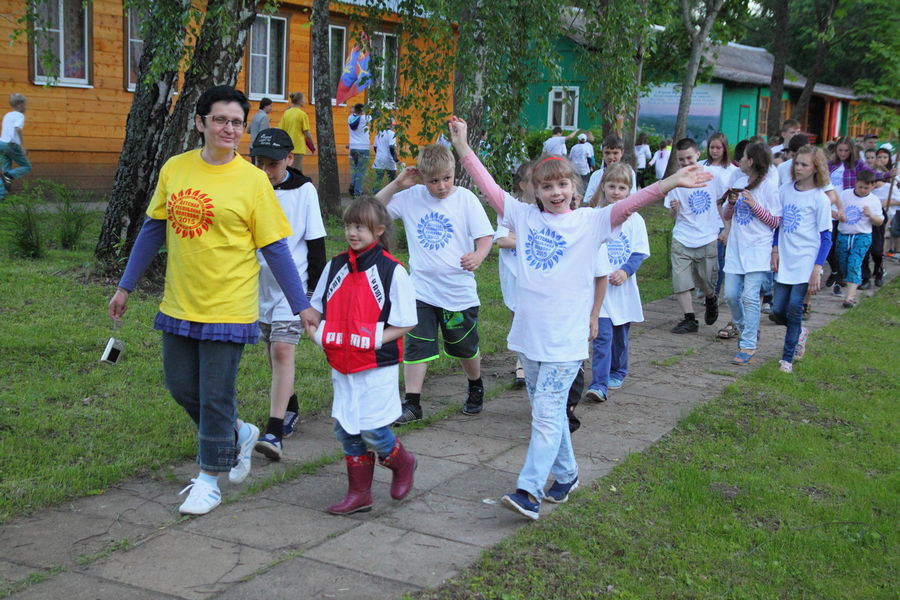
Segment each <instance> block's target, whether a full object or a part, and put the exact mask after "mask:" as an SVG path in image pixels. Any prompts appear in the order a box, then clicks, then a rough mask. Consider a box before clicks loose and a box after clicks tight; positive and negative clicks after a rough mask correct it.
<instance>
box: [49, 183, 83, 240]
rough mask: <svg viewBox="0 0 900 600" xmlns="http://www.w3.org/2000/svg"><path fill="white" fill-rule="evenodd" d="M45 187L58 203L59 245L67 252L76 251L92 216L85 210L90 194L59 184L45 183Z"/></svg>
mask: <svg viewBox="0 0 900 600" xmlns="http://www.w3.org/2000/svg"><path fill="white" fill-rule="evenodd" d="M44 185H46V186H47V188H48V189H49V191H50V192H51V194H50V195H51V197H52V198H53V201H54V202H55V203H56V211H57V212H56V218H57V224H58V228H57V232H56V233H57V240H58V241H59V245H60V246H61V247H62V248H64V249H66V250H75V249H76V248H77V247H78V242H79V241H81V235H82V234H83V233H84V230H85V229H86V228H87V226H88V223H90V218H91V217H90V214H88V211H87V210H86V209H85V208H84V204H85V202H87V201H89V200H90V194H89V193H88V192H85V191H83V190H75V189H72V188H70V187H68V186H65V185H62V184H59V183H53V182H44Z"/></svg>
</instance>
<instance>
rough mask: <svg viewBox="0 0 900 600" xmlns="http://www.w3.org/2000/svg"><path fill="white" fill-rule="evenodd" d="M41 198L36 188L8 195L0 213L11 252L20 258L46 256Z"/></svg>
mask: <svg viewBox="0 0 900 600" xmlns="http://www.w3.org/2000/svg"><path fill="white" fill-rule="evenodd" d="M40 204H41V198H40V196H39V194H38V193H37V191H36V190H35V189H34V188H29V189H26V190H24V191H22V192H20V193H18V194H15V195H12V196H8V202H7V203H6V206H4V207H3V211H2V213H0V226H2V230H3V234H4V236H3V237H4V238H5V241H6V243H7V246H8V248H9V251H10V253H11V254H12V255H13V256H18V257H20V258H41V257H43V256H44V251H45V248H44V239H43V236H42V235H41V221H40V215H39V214H38V206H39V205H40Z"/></svg>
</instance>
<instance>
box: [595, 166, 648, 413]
mask: <svg viewBox="0 0 900 600" xmlns="http://www.w3.org/2000/svg"><path fill="white" fill-rule="evenodd" d="M633 183H634V181H633V178H632V173H631V169H629V168H627V165H625V164H624V163H618V164H615V165H612V166H610V167H609V168H608V169H607V170H606V172H605V173H604V174H603V179H602V180H601V182H600V188H599V189H598V190H597V194H596V195H595V196H594V197H593V198H592V199H591V207H601V208H603V207H606V206H610V205H613V204H615V203H616V202H618V201H620V200H624V199H625V198H626V197H627V196H628V195H629V191H630V190H631V186H632V184H633ZM649 257H650V240H649V238H648V237H647V226H646V225H645V224H644V219H643V217H641V215H639V214H638V213H634V214H632V215H631V216H629V217H628V218H627V219H625V222H624V223H622V227H621V231H619V234H618V235H614V236H613V239H611V240H609V241H607V242H606V243H605V244H604V245H603V246H602V247H601V248H600V252H599V256H598V258H597V269H596V271H595V275H596V276H597V277H608V282H607V286H606V294H605V296H604V298H603V302H602V305H601V307H600V311H599V315H598V316H597V335H596V337H595V338H594V340H593V343H592V347H593V354H592V357H591V374H592V379H591V384H590V386H588V391H587V392H586V393H585V398H589V399H591V400H594V401H595V402H604V401H605V400H606V398H607V395H608V394H609V390H610V389H618V388H620V387H622V383H623V382H624V381H625V377H626V376H627V375H628V332H629V329H630V328H631V324H632V323H640V322H642V321H643V320H644V312H643V309H642V308H641V294H640V291H639V290H638V284H637V277H636V274H637V270H638V269H639V268H640V266H641V263H643V262H644V261H645V260H646V259H647V258H649Z"/></svg>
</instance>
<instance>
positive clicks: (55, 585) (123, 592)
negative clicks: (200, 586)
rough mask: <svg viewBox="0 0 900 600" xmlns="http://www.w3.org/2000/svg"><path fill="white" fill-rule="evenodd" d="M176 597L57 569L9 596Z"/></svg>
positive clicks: (20, 599) (40, 599) (69, 599)
mask: <svg viewBox="0 0 900 600" xmlns="http://www.w3.org/2000/svg"><path fill="white" fill-rule="evenodd" d="M178 597H179V596H172V595H169V594H164V593H161V592H154V591H152V590H146V589H141V588H138V587H134V586H130V585H123V584H120V583H116V582H113V581H107V580H104V579H99V578H97V577H91V576H89V575H84V574H82V573H71V572H68V573H60V574H59V575H57V576H56V577H53V578H52V579H48V580H46V581H42V582H40V583H37V584H35V585H33V586H31V587H29V588H28V589H25V590H23V591H21V592H19V593H17V594H13V595H12V596H10V598H14V599H15V600H48V599H51V598H53V599H55V598H59V599H62V598H65V600H123V599H125V598H127V599H128V600H174V599H175V598H178Z"/></svg>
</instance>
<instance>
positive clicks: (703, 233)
mask: <svg viewBox="0 0 900 600" xmlns="http://www.w3.org/2000/svg"><path fill="white" fill-rule="evenodd" d="M675 156H676V158H677V159H678V166H679V167H682V168H684V167H688V166H692V165H695V164H697V161H698V159H699V158H700V150H699V149H698V148H697V142H695V141H694V140H692V139H691V138H682V139H680V140H678V142H677V143H676V144H675ZM701 168H702V167H701ZM703 171H704V172H705V173H708V174H709V175H710V178H709V180H708V181H707V183H706V184H705V185H704V186H701V187H700V188H699V189H684V188H675V189H673V190H672V191H670V192H669V193H668V194H667V195H666V200H665V203H664V206H665V207H666V208H667V209H669V214H670V215H671V216H672V217H673V218H674V219H675V226H674V227H673V228H672V252H671V260H672V287H673V290H674V292H675V299H676V300H677V301H678V305H679V307H680V308H681V311H682V312H683V313H684V318H683V319H682V320H681V321H680V322H679V323H678V324H677V325H675V327H673V328H672V333H693V332H696V331H697V330H698V329H699V323H698V321H697V318H696V316H695V315H694V307H693V302H692V300H691V291H692V290H693V289H694V288H696V287H699V288H700V291H701V292H702V293H703V296H704V299H705V311H704V316H703V320H704V322H705V323H706V324H707V325H712V324H714V323H715V322H716V320H717V319H718V318H719V298H718V296H717V295H716V277H717V273H718V262H719V260H718V251H717V249H716V243H717V239H718V237H719V232H720V231H721V230H722V227H724V224H723V223H722V218H721V216H720V214H719V209H718V205H717V200H718V199H719V198H721V197H722V195H723V193H724V190H723V189H721V187H720V184H719V181H718V179H716V178H715V176H714V175H713V173H712V172H710V171H709V170H707V169H703Z"/></svg>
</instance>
